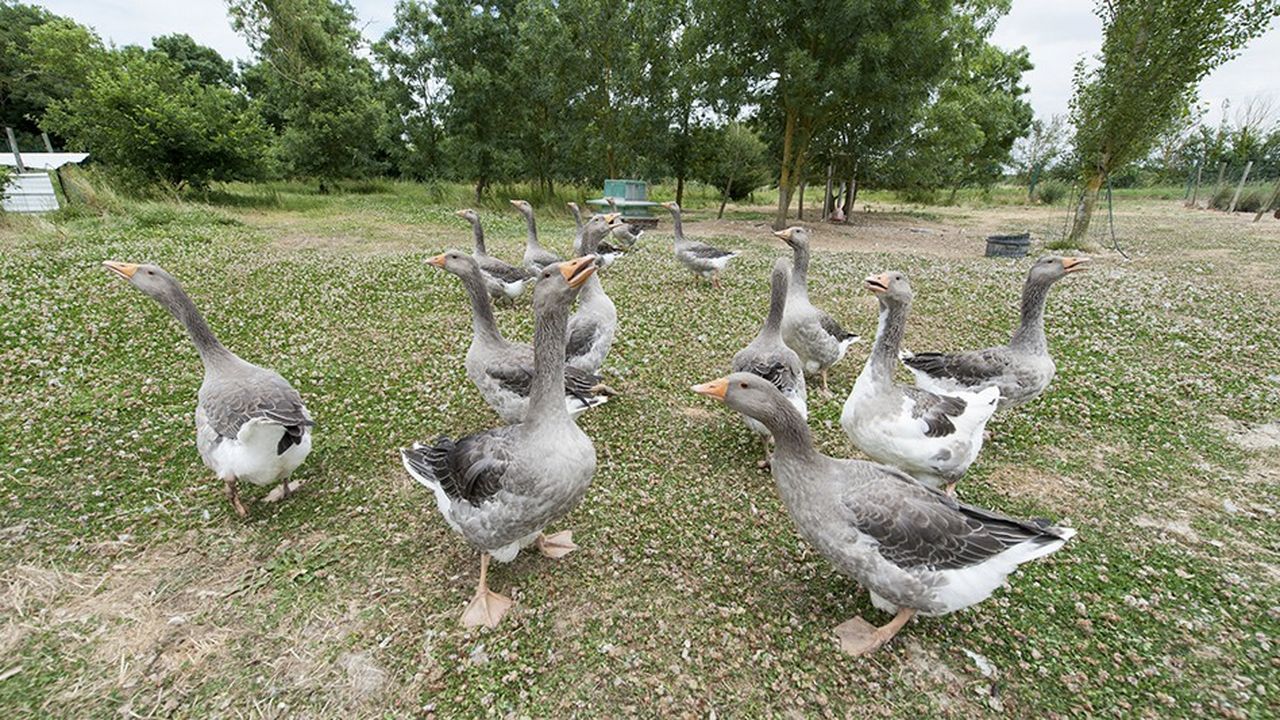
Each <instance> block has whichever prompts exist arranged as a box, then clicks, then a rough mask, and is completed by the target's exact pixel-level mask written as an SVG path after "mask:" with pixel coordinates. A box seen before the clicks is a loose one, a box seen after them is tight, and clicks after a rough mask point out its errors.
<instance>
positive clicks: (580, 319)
mask: <svg viewBox="0 0 1280 720" xmlns="http://www.w3.org/2000/svg"><path fill="white" fill-rule="evenodd" d="M617 221H618V216H617V215H613V214H610V215H597V216H596V217H593V218H591V221H590V222H588V223H587V224H586V226H585V228H584V229H583V238H582V243H581V246H582V250H583V252H584V253H586V254H588V255H595V253H596V248H597V246H598V245H599V244H600V241H601V240H602V239H603V237H604V235H605V234H606V233H608V232H609V230H610V229H611V228H612V227H613V225H614V224H615V223H616V222H617ZM596 257H599V256H598V255H597V256H596ZM617 332H618V309H617V308H616V307H614V305H613V300H611V299H609V295H608V294H606V293H605V291H604V286H603V285H601V284H600V278H599V276H597V275H592V276H591V277H590V278H587V282H586V284H584V285H583V286H582V292H581V293H579V295H578V311H577V312H576V313H574V314H573V317H571V318H569V340H568V344H567V345H566V347H565V362H566V363H568V365H569V367H571V368H574V369H575V370H578V371H580V372H583V373H590V374H594V373H598V372H600V367H601V366H602V365H604V359H605V357H607V356H608V355H609V348H611V347H613V338H614V335H616V334H617Z"/></svg>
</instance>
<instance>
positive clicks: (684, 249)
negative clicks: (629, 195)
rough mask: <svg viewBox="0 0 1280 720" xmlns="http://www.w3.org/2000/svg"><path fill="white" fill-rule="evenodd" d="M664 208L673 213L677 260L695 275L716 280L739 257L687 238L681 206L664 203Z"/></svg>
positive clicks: (733, 252)
mask: <svg viewBox="0 0 1280 720" xmlns="http://www.w3.org/2000/svg"><path fill="white" fill-rule="evenodd" d="M662 206H663V207H665V208H666V209H667V210H669V211H670V212H671V221H672V227H673V233H674V235H675V246H674V247H675V255H676V260H678V261H680V264H681V265H684V266H685V267H686V268H688V269H689V270H691V271H693V272H694V273H696V274H698V275H700V276H702V277H704V278H709V279H712V280H716V278H717V277H718V273H720V272H721V271H722V270H724V269H725V267H726V266H728V264H729V261H730V260H732V259H733V258H735V257H737V256H738V253H737V252H736V251H731V250H721V249H720V248H717V247H713V246H711V245H708V244H706V243H704V242H698V241H697V240H689V239H687V238H685V236H684V223H683V219H682V211H681V210H680V206H679V205H677V204H675V203H673V202H668V203H662Z"/></svg>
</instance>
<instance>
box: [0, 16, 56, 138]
mask: <svg viewBox="0 0 1280 720" xmlns="http://www.w3.org/2000/svg"><path fill="white" fill-rule="evenodd" d="M55 17H57V16H56V15H54V14H53V13H51V12H49V11H48V10H45V9H44V8H38V7H35V6H32V5H20V4H17V3H12V2H8V0H4V1H3V2H0V125H4V126H6V127H11V128H14V130H15V131H16V132H18V133H19V134H20V135H28V134H33V133H36V132H38V128H37V125H36V123H37V120H38V119H39V117H40V116H41V115H43V114H44V109H45V107H46V106H47V105H48V101H49V96H48V92H47V89H45V88H43V87H42V86H41V83H40V82H39V80H38V79H37V78H36V77H35V73H33V72H32V71H31V68H30V65H29V63H28V62H27V51H28V50H29V49H30V47H31V40H30V31H31V29H32V28H34V27H37V26H39V25H43V24H45V23H47V22H49V21H50V20H53V19H54V18H55Z"/></svg>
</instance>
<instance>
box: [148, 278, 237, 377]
mask: <svg viewBox="0 0 1280 720" xmlns="http://www.w3.org/2000/svg"><path fill="white" fill-rule="evenodd" d="M161 304H162V305H164V306H165V308H166V309H167V310H168V311H169V312H170V313H172V314H173V316H174V317H175V318H177V319H178V322H180V323H182V326H183V327H185V328H186V329H187V335H189V336H190V337H191V342H192V343H193V344H194V345H195V346H196V350H197V351H198V352H199V353H200V359H201V360H203V361H204V365H205V367H206V368H207V367H210V366H212V365H216V364H218V363H220V362H222V361H224V360H228V359H231V358H233V357H235V356H234V355H233V354H232V353H231V351H230V350H228V349H226V348H225V347H223V345H222V343H220V342H218V338H217V336H216V335H214V334H213V330H211V329H210V328H209V323H207V322H205V319H204V316H203V315H201V314H200V310H199V309H198V308H196V304H195V303H194V302H192V301H191V297H190V296H189V295H187V293H186V291H185V290H183V289H182V288H181V287H180V286H179V287H176V288H174V292H173V293H172V294H170V295H167V296H165V299H164V300H163V301H162V302H161Z"/></svg>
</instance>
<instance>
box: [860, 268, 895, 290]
mask: <svg viewBox="0 0 1280 720" xmlns="http://www.w3.org/2000/svg"><path fill="white" fill-rule="evenodd" d="M862 282H863V283H864V284H865V285H866V287H867V289H868V290H870V291H871V292H873V293H876V294H877V295H878V294H880V293H882V292H888V291H889V273H880V274H879V275H868V276H867V279H866V280H863V281H862Z"/></svg>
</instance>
